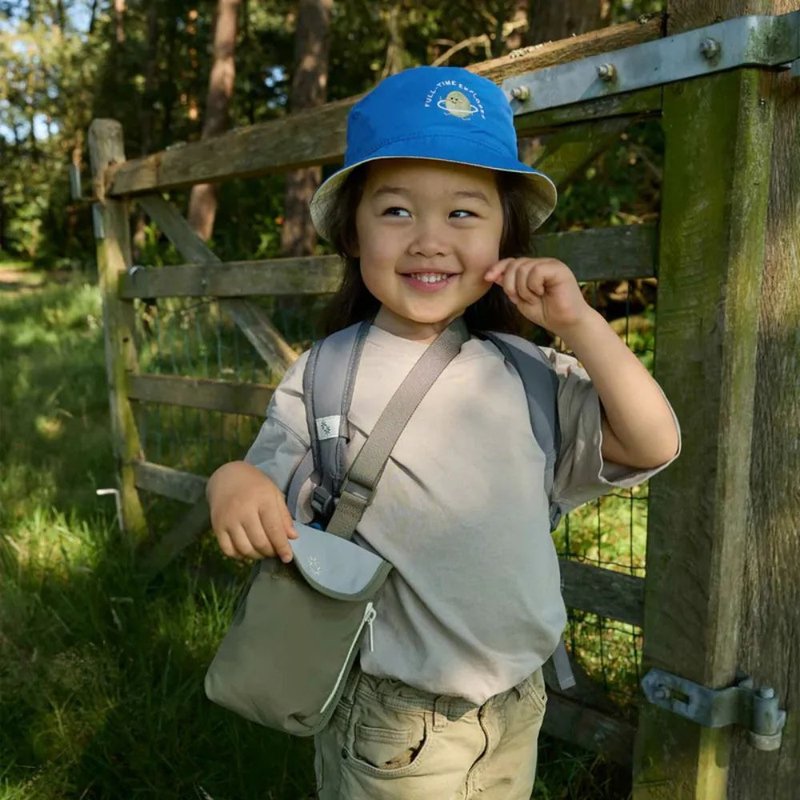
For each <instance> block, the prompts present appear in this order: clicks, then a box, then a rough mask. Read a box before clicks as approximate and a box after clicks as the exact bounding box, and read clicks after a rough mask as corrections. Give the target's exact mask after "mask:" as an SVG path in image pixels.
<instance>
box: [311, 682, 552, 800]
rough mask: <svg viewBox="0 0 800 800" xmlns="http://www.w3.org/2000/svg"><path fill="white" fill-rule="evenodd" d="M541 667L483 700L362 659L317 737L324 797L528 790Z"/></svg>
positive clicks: (374, 799)
mask: <svg viewBox="0 0 800 800" xmlns="http://www.w3.org/2000/svg"><path fill="white" fill-rule="evenodd" d="M546 702H547V696H546V694H545V689H544V680H543V678H542V671H541V670H537V671H536V672H535V673H534V674H533V675H531V676H530V677H529V678H527V679H526V680H524V681H523V682H522V683H520V684H519V685H518V686H515V687H514V688H513V689H509V690H508V691H507V692H503V693H502V694H499V695H496V696H495V697H491V698H490V699H489V700H487V701H486V702H485V703H484V704H483V705H482V706H475V705H473V704H472V703H468V702H467V701H465V700H462V699H460V698H454V697H441V696H436V695H433V694H430V693H428V692H423V691H420V690H418V689H413V688H411V687H410V686H406V685H405V684H403V683H401V682H400V681H394V680H388V679H383V678H374V677H372V676H371V675H365V674H364V673H362V672H361V671H360V670H358V669H355V670H354V671H353V674H352V675H351V676H350V679H349V680H348V685H347V688H346V689H345V693H344V695H343V697H342V700H341V702H340V703H339V706H338V707H337V709H336V712H335V713H334V716H333V719H332V720H331V723H330V724H329V725H328V727H327V728H326V729H325V730H324V731H323V732H322V733H320V734H318V735H317V737H316V738H315V744H316V758H315V769H316V777H317V791H318V793H319V798H320V800H470V799H471V798H477V797H480V798H481V800H529V798H530V796H531V792H532V790H533V781H534V777H535V775H536V750H537V741H538V738H539V729H540V728H541V726H542V720H543V718H544V712H545V705H546Z"/></svg>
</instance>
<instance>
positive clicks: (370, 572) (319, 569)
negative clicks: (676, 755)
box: [290, 521, 392, 601]
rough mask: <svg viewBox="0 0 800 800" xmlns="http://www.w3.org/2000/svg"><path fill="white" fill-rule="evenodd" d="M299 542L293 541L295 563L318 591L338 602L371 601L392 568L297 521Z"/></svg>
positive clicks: (323, 532) (370, 555)
mask: <svg viewBox="0 0 800 800" xmlns="http://www.w3.org/2000/svg"><path fill="white" fill-rule="evenodd" d="M294 527H295V530H296V531H297V533H298V534H299V535H298V538H297V539H292V540H291V542H290V543H291V546H292V552H293V554H294V563H295V564H296V565H297V568H298V570H299V571H300V573H301V574H302V576H303V577H304V578H305V579H306V581H308V583H309V585H311V586H313V587H314V588H315V589H316V590H317V591H319V592H322V593H323V594H326V595H328V597H333V598H335V599H338V600H353V601H356V600H364V599H368V598H370V597H372V595H374V594H375V592H376V591H377V590H378V589H379V588H380V587H381V585H382V584H383V582H384V581H385V580H386V576H387V575H388V574H389V571H390V570H391V568H392V565H391V564H390V563H389V562H388V561H385V560H384V559H382V558H381V557H380V556H379V555H376V554H375V553H372V552H370V551H369V550H367V549H365V548H363V547H360V546H359V545H357V544H355V543H354V542H351V541H349V540H348V539H343V538H342V537H341V536H335V535H334V534H332V533H326V532H325V531H321V530H318V529H317V528H312V527H310V526H308V525H303V523H301V522H297V521H295V523H294Z"/></svg>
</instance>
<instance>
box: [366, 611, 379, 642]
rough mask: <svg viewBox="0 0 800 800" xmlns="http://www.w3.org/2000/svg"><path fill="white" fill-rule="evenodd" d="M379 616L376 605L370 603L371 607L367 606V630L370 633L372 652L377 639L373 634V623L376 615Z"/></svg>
mask: <svg viewBox="0 0 800 800" xmlns="http://www.w3.org/2000/svg"><path fill="white" fill-rule="evenodd" d="M377 616H378V613H377V611H375V607H374V606H373V605H372V603H370V604H369V608H367V632H368V633H369V651H370V653H371V652H372V651H373V650H374V649H375V639H374V638H373V635H372V623H373V621H374V619H375V617H377Z"/></svg>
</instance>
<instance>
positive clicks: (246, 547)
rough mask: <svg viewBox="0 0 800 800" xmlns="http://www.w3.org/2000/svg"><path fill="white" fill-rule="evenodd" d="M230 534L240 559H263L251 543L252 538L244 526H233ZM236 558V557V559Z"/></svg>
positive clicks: (229, 531)
mask: <svg viewBox="0 0 800 800" xmlns="http://www.w3.org/2000/svg"><path fill="white" fill-rule="evenodd" d="M228 533H229V534H230V537H231V541H232V542H233V548H234V550H235V551H236V553H237V555H238V557H239V558H254V559H257V558H262V556H261V553H259V552H258V550H256V549H255V547H253V545H252V544H251V543H250V538H249V537H248V535H247V532H246V531H245V529H244V527H243V526H242V525H235V526H231V527H230V528H229V529H228ZM236 557H237V556H234V558H236Z"/></svg>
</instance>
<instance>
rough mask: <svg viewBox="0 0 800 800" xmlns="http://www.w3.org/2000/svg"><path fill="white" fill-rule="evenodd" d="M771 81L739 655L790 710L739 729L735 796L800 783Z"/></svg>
mask: <svg viewBox="0 0 800 800" xmlns="http://www.w3.org/2000/svg"><path fill="white" fill-rule="evenodd" d="M798 9H800V2H798V0H784V1H783V2H782V3H780V4H778V8H776V9H775V11H776V13H788V12H790V11H797V10H798ZM774 91H775V95H776V102H777V105H776V109H775V130H774V136H773V148H772V163H773V165H774V169H773V173H772V183H771V186H770V196H769V209H768V213H767V252H766V264H765V269H764V281H763V287H762V294H761V307H760V319H759V330H758V336H759V339H758V362H757V363H758V367H757V372H756V377H757V380H756V395H755V417H754V423H753V458H752V462H751V469H750V485H751V505H750V513H749V515H748V528H747V539H746V549H745V554H746V557H745V571H744V580H743V582H742V602H743V608H744V610H743V613H742V624H741V630H740V636H739V665H740V666H741V668H742V669H743V670H744V671H746V672H747V673H748V674H749V675H752V676H753V678H754V680H755V683H756V685H757V686H759V685H764V684H767V685H770V686H772V687H773V688H774V689H775V694H776V697H777V698H778V700H779V707H780V708H783V709H786V710H787V713H788V717H787V721H786V727H785V729H784V731H783V742H782V746H781V749H780V750H778V751H775V752H768V753H765V752H760V751H758V750H754V749H753V748H752V747H750V746H749V744H748V743H747V741H746V737H745V736H744V735H742V734H738V735H736V736H735V738H734V746H733V750H732V754H731V755H732V757H731V769H730V780H729V783H728V797H729V798H730V800H751V798H754V797H755V798H765V800H766V798H784V797H785V798H789V797H797V795H798V785H800V757H799V755H800V578H798V571H799V570H800V78H798V77H792V76H791V75H788V74H783V75H777V76H775V88H774Z"/></svg>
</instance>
